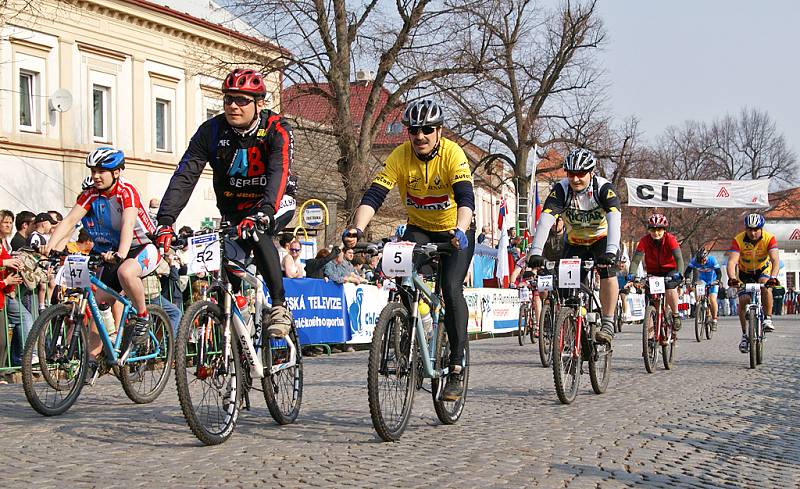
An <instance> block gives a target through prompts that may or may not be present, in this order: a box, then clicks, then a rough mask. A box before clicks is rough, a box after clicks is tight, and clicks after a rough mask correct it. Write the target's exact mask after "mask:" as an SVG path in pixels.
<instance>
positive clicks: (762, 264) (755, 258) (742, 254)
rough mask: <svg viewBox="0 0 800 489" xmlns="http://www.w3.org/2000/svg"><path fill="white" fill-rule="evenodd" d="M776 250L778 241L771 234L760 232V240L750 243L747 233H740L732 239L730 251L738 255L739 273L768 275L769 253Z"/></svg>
mask: <svg viewBox="0 0 800 489" xmlns="http://www.w3.org/2000/svg"><path fill="white" fill-rule="evenodd" d="M777 248H778V241H777V240H776V239H775V236H774V235H773V234H772V233H768V232H766V231H764V230H763V229H762V230H761V239H759V240H758V241H756V242H755V243H751V242H750V241H749V240H748V239H747V232H746V231H742V232H741V233H739V234H737V235H736V237H735V238H733V242H732V243H731V249H730V250H729V251H735V252H737V253H739V271H741V272H745V273H753V272H762V273H765V274H768V273H770V265H771V264H770V260H769V251H770V250H774V249H777Z"/></svg>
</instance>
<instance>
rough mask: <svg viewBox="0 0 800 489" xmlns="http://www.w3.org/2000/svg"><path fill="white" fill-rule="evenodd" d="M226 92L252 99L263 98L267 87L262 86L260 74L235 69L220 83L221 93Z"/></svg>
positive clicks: (262, 81)
mask: <svg viewBox="0 0 800 489" xmlns="http://www.w3.org/2000/svg"><path fill="white" fill-rule="evenodd" d="M228 92H241V93H246V94H248V95H252V96H253V97H263V96H265V95H266V94H267V87H266V86H264V78H263V77H262V76H261V73H258V72H256V71H254V70H249V69H248V70H243V69H241V68H236V69H235V70H233V71H231V72H230V73H229V74H228V76H226V77H225V81H223V82H222V93H228Z"/></svg>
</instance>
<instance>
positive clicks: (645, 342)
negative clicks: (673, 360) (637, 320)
mask: <svg viewBox="0 0 800 489" xmlns="http://www.w3.org/2000/svg"><path fill="white" fill-rule="evenodd" d="M657 318H658V312H656V308H655V306H653V305H652V304H651V305H649V306H647V309H645V311H644V323H643V324H642V357H643V358H644V368H645V370H647V373H649V374H652V373H653V372H654V371H655V370H656V361H657V360H658V345H656V323H657V322H658V321H657Z"/></svg>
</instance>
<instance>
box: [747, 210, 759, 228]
mask: <svg viewBox="0 0 800 489" xmlns="http://www.w3.org/2000/svg"><path fill="white" fill-rule="evenodd" d="M744 227H746V228H750V229H761V228H763V227H764V216H762V215H761V214H758V213H756V212H754V213H752V214H748V215H746V216H745V218H744Z"/></svg>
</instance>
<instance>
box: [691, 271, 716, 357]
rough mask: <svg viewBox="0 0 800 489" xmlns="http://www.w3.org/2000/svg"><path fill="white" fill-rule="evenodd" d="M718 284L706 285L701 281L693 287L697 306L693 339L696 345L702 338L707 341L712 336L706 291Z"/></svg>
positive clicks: (711, 321) (711, 323)
mask: <svg viewBox="0 0 800 489" xmlns="http://www.w3.org/2000/svg"><path fill="white" fill-rule="evenodd" d="M718 283H719V282H713V283H710V284H706V283H705V282H703V281H702V280H701V281H699V282H698V283H697V284H696V285H695V292H694V293H695V297H696V298H697V304H696V306H695V308H696V309H695V314H694V337H695V339H696V340H697V342H698V343H699V342H700V341H702V339H703V336H705V338H706V339H707V340H710V339H711V337H712V336H714V329H713V319H712V318H711V317H710V315H709V307H710V306H709V298H708V289H709V288H710V287H713V286H714V285H716V284H718Z"/></svg>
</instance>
